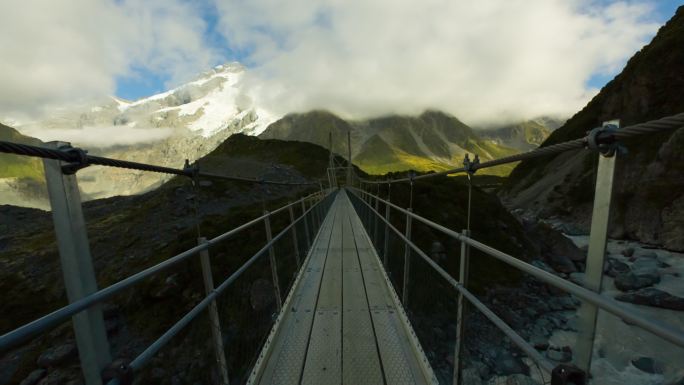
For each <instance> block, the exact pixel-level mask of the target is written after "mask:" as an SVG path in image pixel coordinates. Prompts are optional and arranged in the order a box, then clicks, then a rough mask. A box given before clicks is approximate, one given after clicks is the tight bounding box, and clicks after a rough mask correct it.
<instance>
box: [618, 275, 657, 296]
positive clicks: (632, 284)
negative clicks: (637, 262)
mask: <svg viewBox="0 0 684 385" xmlns="http://www.w3.org/2000/svg"><path fill="white" fill-rule="evenodd" d="M658 282H660V275H658V273H657V272H648V273H642V274H638V275H637V274H636V273H634V272H629V273H625V274H620V275H618V276H617V277H615V287H617V288H618V289H619V290H622V291H631V290H639V289H641V288H645V287H648V286H653V285H655V284H656V283H658Z"/></svg>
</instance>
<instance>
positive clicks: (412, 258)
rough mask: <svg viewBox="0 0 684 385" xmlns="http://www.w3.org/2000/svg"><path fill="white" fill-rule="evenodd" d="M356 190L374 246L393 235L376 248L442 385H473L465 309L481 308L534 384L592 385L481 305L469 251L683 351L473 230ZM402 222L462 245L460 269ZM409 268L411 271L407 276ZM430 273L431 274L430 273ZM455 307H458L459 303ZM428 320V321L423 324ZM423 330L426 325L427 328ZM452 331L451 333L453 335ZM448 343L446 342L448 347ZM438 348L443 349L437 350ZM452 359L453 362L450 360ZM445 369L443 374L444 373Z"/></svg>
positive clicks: (662, 329)
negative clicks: (523, 360)
mask: <svg viewBox="0 0 684 385" xmlns="http://www.w3.org/2000/svg"><path fill="white" fill-rule="evenodd" d="M350 190H351V192H352V194H350V197H351V198H352V203H353V204H354V207H355V209H356V210H357V212H358V214H359V216H360V217H361V218H362V222H363V224H364V226H365V228H366V231H367V232H368V234H369V236H370V237H371V239H374V238H375V237H376V236H377V237H380V236H381V235H380V233H382V232H389V233H390V234H393V235H390V240H389V242H387V243H380V242H378V243H376V244H375V246H376V248H377V249H378V254H379V255H380V256H381V259H383V261H384V263H385V268H386V269H387V271H388V273H389V275H390V276H391V277H393V278H392V283H393V285H394V286H395V288H397V289H396V290H397V292H398V294H399V295H400V297H402V303H403V305H404V307H405V308H406V309H407V311H408V313H409V317H410V318H411V321H412V324H413V326H414V327H415V328H416V333H417V334H418V336H419V339H420V340H421V343H422V344H423V345H424V346H437V349H435V350H432V351H431V350H430V349H427V350H428V352H427V355H428V358H429V359H430V361H431V365H432V366H433V368H434V369H436V373H437V374H438V377H439V378H440V383H447V384H451V383H453V384H456V383H459V384H463V383H467V382H459V381H463V372H462V370H461V369H463V367H462V363H461V359H462V357H461V356H462V355H463V344H464V340H466V339H467V337H466V334H465V333H464V332H463V330H464V329H463V328H468V320H469V319H471V317H472V315H469V314H468V313H469V312H468V311H466V307H465V306H466V304H468V305H469V306H470V307H471V308H475V309H477V311H478V313H479V314H481V315H483V316H484V317H485V318H486V319H487V320H488V321H489V322H491V323H492V324H493V325H494V326H496V329H498V330H500V331H501V332H503V334H504V335H506V336H507V337H508V339H509V340H510V341H511V342H512V344H513V345H515V346H516V347H517V348H518V349H520V351H522V352H523V353H524V354H525V355H526V356H527V357H528V358H529V359H530V360H531V361H532V363H533V364H534V365H535V366H537V367H538V368H539V370H540V371H541V372H543V373H541V374H536V373H535V376H536V378H538V379H540V380H542V381H547V380H549V379H550V378H551V377H552V376H553V375H555V376H557V377H560V376H563V377H564V378H565V379H567V380H572V381H574V382H573V383H575V384H583V383H585V382H584V381H585V380H586V379H585V377H584V372H583V371H581V370H578V369H577V368H576V367H574V366H570V365H564V364H560V365H556V364H555V362H554V361H551V360H549V359H548V358H547V357H546V356H544V355H542V354H541V353H540V352H539V351H538V350H536V349H535V347H534V346H533V344H532V343H531V342H529V341H527V340H526V339H525V338H523V337H522V336H521V335H520V333H519V332H517V331H516V330H514V329H513V328H512V327H511V326H509V325H508V324H507V323H506V322H505V321H504V320H503V319H502V318H501V317H500V316H498V315H497V314H496V313H495V312H494V311H492V310H491V309H490V308H489V307H487V306H486V305H485V304H484V303H483V302H482V301H481V300H480V299H478V298H477V296H476V295H475V294H473V293H472V292H471V291H470V290H468V278H469V277H468V275H469V274H468V261H469V259H470V256H469V253H470V249H473V250H477V251H480V252H482V253H484V254H486V255H487V256H490V257H493V258H495V259H496V260H498V261H501V262H504V263H505V264H507V265H509V266H510V267H513V268H516V269H518V270H520V271H522V272H524V273H527V274H529V275H530V276H532V277H534V278H536V279H537V280H539V281H541V282H543V283H545V284H548V285H550V286H552V287H555V288H557V289H560V290H562V291H565V292H567V293H570V294H572V295H573V296H574V297H576V298H578V299H580V300H582V301H583V302H584V303H590V304H592V305H594V306H596V307H598V308H599V309H601V310H603V311H605V312H607V313H610V314H612V315H614V316H616V317H618V318H619V319H621V320H622V321H623V322H626V323H628V324H630V325H634V326H637V327H639V328H643V329H644V330H646V331H648V332H650V333H653V334H654V335H656V336H658V337H660V338H662V339H663V340H665V341H668V342H670V343H672V344H673V345H676V346H679V347H680V348H684V331H683V330H679V329H678V328H676V327H673V326H671V325H668V324H665V323H662V322H659V321H658V320H654V319H651V318H649V317H648V316H645V315H643V314H641V313H639V312H637V311H633V310H632V309H629V308H627V307H626V306H624V305H622V304H620V303H619V302H617V301H615V300H613V299H612V298H609V297H607V296H604V295H601V294H599V293H596V292H594V291H591V290H588V289H587V288H585V287H582V286H580V285H577V284H575V283H572V282H570V281H567V280H565V279H563V278H561V277H558V276H556V275H554V274H551V273H549V272H547V271H545V270H543V269H541V268H539V267H536V266H534V265H532V264H528V263H526V262H524V261H522V260H520V259H517V258H515V257H513V256H512V255H509V254H507V253H504V252H501V251H499V250H496V249H494V248H492V247H489V246H487V245H485V244H483V243H481V242H478V241H477V240H475V239H473V238H472V237H471V236H469V235H468V233H467V231H464V232H463V233H459V232H456V231H453V230H451V229H448V228H446V227H444V226H441V225H439V224H437V223H435V222H432V221H430V220H428V219H426V218H423V217H421V216H419V215H417V214H415V213H413V212H411V210H408V209H404V208H401V207H399V206H397V205H395V204H393V203H391V202H389V201H387V200H385V199H382V198H380V197H378V196H376V195H373V194H371V193H368V192H365V191H363V190H359V189H356V188H351V189H350ZM383 205H385V207H390V212H391V213H394V214H395V215H392V214H390V215H389V216H390V217H392V218H394V219H393V220H392V221H388V220H387V219H386V217H387V216H388V215H387V214H384V213H382V210H381V208H382V206H383ZM396 214H399V215H396ZM397 217H398V218H397ZM401 217H403V218H405V219H406V218H410V221H412V222H413V225H412V227H414V228H415V226H416V223H418V224H422V225H425V226H427V227H429V228H431V229H432V230H435V231H437V232H439V233H442V234H443V235H446V236H448V237H449V238H451V239H453V240H455V241H457V242H458V243H459V244H460V245H461V252H460V257H459V260H460V261H459V269H458V270H457V272H451V273H450V272H448V271H447V270H446V266H442V265H440V263H439V260H440V259H439V258H435V256H434V254H433V255H432V256H429V255H428V254H427V253H426V252H425V251H424V250H423V249H421V248H419V247H418V246H417V245H416V243H415V242H414V241H412V240H411V239H410V238H409V236H408V235H410V232H407V231H406V228H407V227H406V226H405V227H404V228H403V229H402V228H401V227H400V226H396V225H395V224H397V223H398V222H401V221H400V220H398V219H399V218H401ZM375 219H377V220H379V221H381V222H382V225H381V226H379V227H378V228H376V226H375ZM410 221H409V219H407V220H406V223H410ZM392 238H394V239H392ZM402 246H405V247H408V248H409V250H410V253H408V254H406V252H405V250H404V249H403V248H402ZM402 260H403V261H402ZM402 262H403V263H402ZM407 267H409V269H410V272H409V273H408V274H407V273H406V270H407ZM425 267H429V268H428V269H426V268H425ZM431 273H432V274H433V275H434V273H436V274H437V275H439V276H440V278H441V279H442V281H443V282H444V283H446V284H447V285H446V286H449V287H450V290H449V289H447V288H446V287H445V285H440V284H438V283H436V282H434V279H429V278H430V274H431ZM452 274H454V275H455V274H458V279H457V278H454V275H452ZM491 278H493V277H491ZM412 281H413V282H412ZM432 286H435V287H432ZM406 288H408V295H407V296H404V291H405V289H406ZM425 291H427V293H425ZM449 292H452V293H458V295H457V296H456V297H454V296H450V295H449ZM435 293H440V295H439V296H436V295H435ZM438 297H439V298H438ZM442 297H443V298H442ZM419 299H420V301H419ZM426 299H428V301H426ZM454 302H456V303H455V304H454ZM454 307H456V309H454ZM435 309H439V311H435ZM454 310H455V312H454ZM431 311H432V313H431ZM437 313H439V314H437ZM454 313H455V314H456V320H455V322H454V317H453V315H454ZM440 314H441V315H445V317H444V318H445V320H444V323H445V324H451V325H452V326H451V327H447V328H442V327H435V325H436V324H437V323H438V322H437V321H435V320H434V317H437V316H440ZM446 314H448V315H446ZM431 318H432V319H431ZM426 319H428V320H429V321H428V322H425V320H426ZM425 325H427V327H426V326H425ZM450 328H451V330H452V331H449V329H450ZM444 329H446V330H447V332H445V333H444V335H441V336H435V335H434V334H435V330H440V333H442V330H444ZM444 340H446V341H447V342H446V343H444ZM450 340H453V341H454V342H453V343H451V342H449V341H450ZM436 341H439V342H438V343H436ZM451 346H453V349H454V350H453V352H454V353H453V354H451V355H445V351H448V350H449V349H451ZM447 357H452V358H451V359H450V360H447ZM449 361H450V362H449ZM449 367H451V368H452V370H453V373H454V374H453V378H448V376H447V374H446V372H447V370H446V369H445V368H449ZM440 368H442V369H443V370H439V369H440ZM530 375H531V374H530ZM466 381H467V380H466ZM564 383H571V382H564Z"/></svg>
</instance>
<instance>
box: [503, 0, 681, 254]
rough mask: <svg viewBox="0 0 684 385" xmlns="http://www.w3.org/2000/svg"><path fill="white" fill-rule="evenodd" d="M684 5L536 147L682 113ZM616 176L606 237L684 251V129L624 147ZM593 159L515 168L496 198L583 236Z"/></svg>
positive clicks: (563, 158)
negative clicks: (613, 123) (610, 124)
mask: <svg viewBox="0 0 684 385" xmlns="http://www.w3.org/2000/svg"><path fill="white" fill-rule="evenodd" d="M681 47H684V6H682V7H679V9H678V10H677V12H676V14H675V15H674V16H673V17H672V19H670V21H668V22H667V23H666V24H665V25H664V26H662V27H661V28H660V30H659V31H658V33H657V35H656V36H655V37H654V38H653V40H652V41H651V43H650V44H648V45H646V46H645V47H644V48H642V49H641V50H640V51H639V52H637V53H636V54H635V55H634V56H633V57H632V58H631V59H630V60H629V61H628V63H627V65H626V66H625V68H624V70H623V71H622V72H621V73H620V74H618V75H617V76H616V77H615V78H614V79H613V80H611V81H610V82H609V83H608V84H607V85H606V86H605V87H603V89H602V90H601V92H599V94H597V95H596V96H595V97H594V98H593V99H592V100H591V101H590V102H589V103H588V104H587V105H586V106H585V107H584V108H583V109H582V110H581V111H579V112H577V113H576V114H575V115H574V116H573V117H572V118H570V119H569V120H568V121H567V122H566V124H565V125H563V127H560V128H558V129H557V130H555V131H554V132H553V133H552V134H551V135H550V136H549V138H548V139H547V140H546V141H544V143H543V144H542V146H549V145H552V144H556V143H559V142H562V141H566V140H570V139H575V138H579V137H582V136H584V135H585V133H586V131H588V130H590V129H591V128H593V127H598V126H600V125H601V123H602V122H603V121H607V120H611V119H616V118H618V119H620V120H621V124H622V126H627V125H632V124H637V123H641V122H645V121H648V120H652V119H658V118H662V117H665V116H669V115H673V114H677V113H680V112H682V111H684V99H682V97H681V95H682V94H684V72H682V68H684V50H682V49H681ZM624 144H625V145H626V147H627V149H628V153H627V154H624V155H619V157H618V159H617V167H616V173H615V178H614V180H615V182H614V183H615V185H614V199H613V202H614V205H613V206H614V207H613V213H612V215H611V226H610V229H611V234H610V235H611V236H612V237H615V238H623V239H624V238H628V239H636V240H640V241H642V242H645V243H650V244H656V245H660V246H664V247H666V248H669V249H672V250H680V251H681V250H684V236H682V234H684V220H683V219H682V218H684V154H683V153H682V152H681V151H680V150H679V149H681V148H683V147H684V128H680V129H678V130H674V131H672V130H671V131H667V132H663V133H659V134H653V135H647V136H640V137H639V138H636V139H634V140H629V141H626V142H625V143H624ZM597 156H598V155H596V154H595V153H591V152H589V151H577V152H571V153H563V154H560V155H555V156H550V157H547V158H544V159H541V160H539V159H538V160H529V161H524V162H522V163H520V164H519V165H518V166H517V167H516V168H515V169H514V170H513V172H512V173H511V175H510V177H509V181H508V183H507V185H506V186H505V189H504V190H503V191H502V193H501V196H502V197H503V198H504V199H505V200H507V201H508V202H509V205H510V206H512V207H516V208H522V209H524V210H528V211H530V212H531V213H533V214H535V215H538V216H540V217H545V218H549V217H559V218H561V219H562V220H564V221H566V222H569V223H571V224H572V225H573V226H574V227H576V228H577V231H581V232H587V231H588V228H589V221H590V218H591V207H592V199H593V190H594V180H595V175H594V169H595V166H594V164H595V162H596V157H597Z"/></svg>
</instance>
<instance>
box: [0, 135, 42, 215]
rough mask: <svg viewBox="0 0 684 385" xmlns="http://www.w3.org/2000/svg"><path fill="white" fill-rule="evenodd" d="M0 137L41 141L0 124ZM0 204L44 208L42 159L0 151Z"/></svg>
mask: <svg viewBox="0 0 684 385" xmlns="http://www.w3.org/2000/svg"><path fill="white" fill-rule="evenodd" d="M0 140H5V141H9V142H16V143H23V144H30V145H33V146H39V145H41V144H42V142H41V141H40V140H38V139H36V138H32V137H29V136H25V135H22V134H20V133H19V131H17V130H15V129H14V128H12V127H8V126H5V125H4V124H0ZM0 204H11V205H19V206H30V207H46V206H47V192H46V190H45V178H44V177H43V162H42V161H41V160H40V159H38V158H29V157H25V156H17V155H10V154H0Z"/></svg>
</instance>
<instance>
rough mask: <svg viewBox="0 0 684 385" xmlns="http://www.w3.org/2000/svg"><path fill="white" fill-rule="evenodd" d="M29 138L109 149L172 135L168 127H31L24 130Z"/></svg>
mask: <svg viewBox="0 0 684 385" xmlns="http://www.w3.org/2000/svg"><path fill="white" fill-rule="evenodd" d="M24 133H25V134H26V135H29V136H33V137H39V138H40V139H41V140H43V141H44V142H50V141H53V140H59V141H63V142H70V143H72V144H73V145H75V146H91V147H93V146H94V147H110V146H117V145H131V144H139V143H147V142H155V141H159V140H163V139H166V138H168V137H169V136H171V135H172V134H173V133H174V129H173V128H169V127H145V128H136V127H129V126H88V127H83V128H51V129H40V128H38V127H31V128H27V129H25V130H24Z"/></svg>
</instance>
